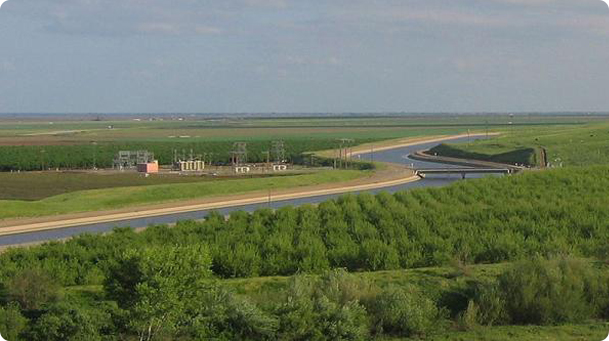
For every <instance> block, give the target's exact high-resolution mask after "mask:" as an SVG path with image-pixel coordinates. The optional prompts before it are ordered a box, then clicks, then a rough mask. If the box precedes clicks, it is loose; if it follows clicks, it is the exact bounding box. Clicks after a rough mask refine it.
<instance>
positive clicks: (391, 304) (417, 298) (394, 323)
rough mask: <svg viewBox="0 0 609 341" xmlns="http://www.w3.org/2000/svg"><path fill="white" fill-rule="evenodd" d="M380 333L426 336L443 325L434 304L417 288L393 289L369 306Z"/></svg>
mask: <svg viewBox="0 0 609 341" xmlns="http://www.w3.org/2000/svg"><path fill="white" fill-rule="evenodd" d="M367 306H368V308H369V311H370V313H371V316H373V326H374V330H375V332H376V333H377V334H392V335H400V336H425V335H427V334H429V333H430V332H431V331H432V330H433V329H434V328H435V327H437V324H438V323H440V321H441V318H442V314H441V312H440V310H439V309H438V308H437V307H436V304H435V302H434V301H432V300H431V299H430V298H428V297H426V296H425V295H424V294H423V293H421V292H420V291H419V290H417V289H416V288H414V287H410V288H409V287H392V288H388V289H386V290H385V291H383V292H382V293H380V294H379V295H378V296H377V297H375V298H374V300H371V302H370V303H369V304H368V305H367Z"/></svg>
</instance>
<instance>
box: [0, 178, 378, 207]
mask: <svg viewBox="0 0 609 341" xmlns="http://www.w3.org/2000/svg"><path fill="white" fill-rule="evenodd" d="M371 174H372V172H371V171H353V170H345V171H321V172H318V173H313V174H304V175H294V176H281V177H270V178H257V179H239V180H225V181H216V182H198V183H182V184H168V185H152V186H141V187H119V188H110V189H98V190H86V191H77V192H72V193H66V194H61V195H57V196H53V197H49V198H46V199H42V200H38V201H17V200H3V201H0V219H8V218H26V217H41V216H50V215H57V214H68V213H77V212H88V211H101V210H112V209H119V208H125V207H131V206H138V205H145V204H158V203H165V202H173V201H180V200H190V199H201V198H208V197H213V196H222V195H227V194H242V193H247V192H253V191H259V190H269V189H286V188H298V187H303V186H312V185H321V184H328V183H337V182H344V181H349V180H354V179H357V178H361V177H364V176H367V175H371Z"/></svg>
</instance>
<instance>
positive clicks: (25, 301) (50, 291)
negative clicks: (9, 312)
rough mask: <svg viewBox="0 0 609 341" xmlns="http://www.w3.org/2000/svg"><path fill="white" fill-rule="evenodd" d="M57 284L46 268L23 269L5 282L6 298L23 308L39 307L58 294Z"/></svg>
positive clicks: (32, 308) (53, 299)
mask: <svg viewBox="0 0 609 341" xmlns="http://www.w3.org/2000/svg"><path fill="white" fill-rule="evenodd" d="M59 289H60V287H59V285H58V284H57V282H56V281H55V280H54V279H53V278H51V276H50V275H49V274H48V273H47V271H46V270H42V269H39V268H32V269H24V270H22V271H20V272H18V273H17V274H15V275H14V276H13V277H12V278H11V279H10V280H8V281H7V283H6V293H7V299H8V300H9V301H13V302H17V303H18V304H19V305H20V306H21V308H22V309H24V310H34V309H40V308H42V306H44V305H45V304H47V303H49V302H52V301H55V300H56V299H57V298H58V296H59Z"/></svg>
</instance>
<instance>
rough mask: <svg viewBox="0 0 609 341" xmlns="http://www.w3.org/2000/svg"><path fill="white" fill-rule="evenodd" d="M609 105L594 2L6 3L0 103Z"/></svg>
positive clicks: (361, 108) (608, 27)
mask: <svg viewBox="0 0 609 341" xmlns="http://www.w3.org/2000/svg"><path fill="white" fill-rule="evenodd" d="M556 110H560V111H563V110H565V111H567V110H583V111H609V8H608V7H607V5H605V4H604V3H603V2H601V1H600V0H9V1H8V2H6V3H5V4H4V5H3V6H2V9H0V112H5V113H11V112H387V111H407V112H421V111H425V112H429V111H434V112H437V111H442V112H444V111H459V112H463V111H556Z"/></svg>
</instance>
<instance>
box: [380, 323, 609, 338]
mask: <svg viewBox="0 0 609 341" xmlns="http://www.w3.org/2000/svg"><path fill="white" fill-rule="evenodd" d="M608 332H609V323H605V322H596V323H595V322H589V323H587V324H581V325H563V326H494V327H478V328H476V329H475V330H472V331H458V330H451V331H447V332H442V333H439V334H438V335H432V336H430V337H428V338H426V339H425V340H427V341H513V340H519V341H601V340H604V339H605V338H606V337H607V333H608ZM380 340H383V341H406V340H408V341H410V340H418V339H405V338H383V339H380Z"/></svg>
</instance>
